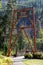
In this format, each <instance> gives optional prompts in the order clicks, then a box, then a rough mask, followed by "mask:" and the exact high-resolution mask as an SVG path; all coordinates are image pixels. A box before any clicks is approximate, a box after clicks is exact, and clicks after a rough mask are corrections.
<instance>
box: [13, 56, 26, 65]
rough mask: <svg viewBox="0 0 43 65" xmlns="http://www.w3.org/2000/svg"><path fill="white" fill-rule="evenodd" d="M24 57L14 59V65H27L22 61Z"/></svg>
mask: <svg viewBox="0 0 43 65" xmlns="http://www.w3.org/2000/svg"><path fill="white" fill-rule="evenodd" d="M23 58H24V56H19V57H16V58H12V59H13V61H14V63H13V65H25V64H24V63H23V62H22V60H23Z"/></svg>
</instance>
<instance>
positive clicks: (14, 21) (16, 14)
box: [8, 7, 36, 56]
mask: <svg viewBox="0 0 43 65" xmlns="http://www.w3.org/2000/svg"><path fill="white" fill-rule="evenodd" d="M30 10H31V11H32V15H31V16H32V19H30V22H31V23H32V25H31V26H22V27H19V28H17V27H16V24H17V23H18V19H20V18H23V17H26V18H29V17H30V16H29V11H30ZM26 12H27V14H26ZM20 13H21V14H20ZM22 13H23V14H22ZM27 28H33V30H34V48H32V45H31V42H30V41H29V37H28V35H27V33H26V31H25V29H27ZM15 29H17V30H19V29H20V30H21V31H22V30H24V33H25V35H26V37H27V39H28V41H29V43H30V47H31V48H32V51H33V52H34V51H36V27H35V22H34V8H33V7H30V8H23V9H20V10H14V11H13V16H12V28H11V33H10V42H9V45H8V56H10V53H11V47H12V46H14V44H15V43H16V41H17V39H18V37H19V35H20V33H18V34H17V37H16V39H15V41H14V42H13V43H12V32H13V30H15Z"/></svg>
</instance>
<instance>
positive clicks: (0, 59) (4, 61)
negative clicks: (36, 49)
mask: <svg viewBox="0 0 43 65" xmlns="http://www.w3.org/2000/svg"><path fill="white" fill-rule="evenodd" d="M12 63H13V61H12V59H11V58H9V57H4V56H2V55H0V65H12Z"/></svg>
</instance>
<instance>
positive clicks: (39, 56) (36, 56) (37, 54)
mask: <svg viewBox="0 0 43 65" xmlns="http://www.w3.org/2000/svg"><path fill="white" fill-rule="evenodd" d="M41 56H42V54H41V52H35V53H34V54H33V58H35V59H41Z"/></svg>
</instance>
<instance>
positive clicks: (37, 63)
mask: <svg viewBox="0 0 43 65" xmlns="http://www.w3.org/2000/svg"><path fill="white" fill-rule="evenodd" d="M23 62H24V63H25V65H43V60H37V59H36V60H34V59H31V60H24V61H23Z"/></svg>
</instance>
